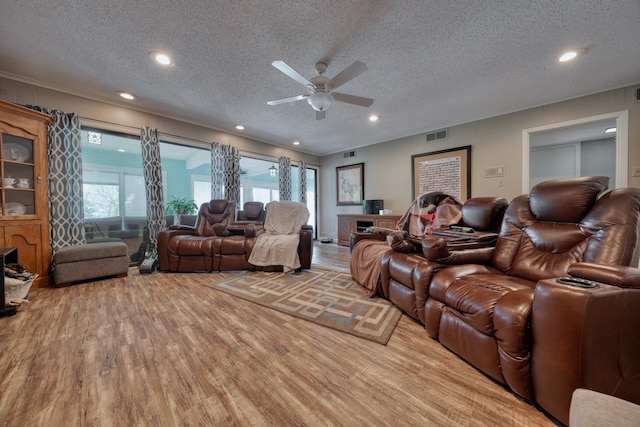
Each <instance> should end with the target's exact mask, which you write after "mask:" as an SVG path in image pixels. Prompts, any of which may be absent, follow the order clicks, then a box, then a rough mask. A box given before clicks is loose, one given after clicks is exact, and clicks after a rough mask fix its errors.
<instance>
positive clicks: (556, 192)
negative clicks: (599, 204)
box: [529, 176, 609, 222]
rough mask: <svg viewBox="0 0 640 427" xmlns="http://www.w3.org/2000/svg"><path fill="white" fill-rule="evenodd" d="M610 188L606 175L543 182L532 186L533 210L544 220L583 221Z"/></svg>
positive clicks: (537, 217) (537, 216) (531, 199)
mask: <svg viewBox="0 0 640 427" xmlns="http://www.w3.org/2000/svg"><path fill="white" fill-rule="evenodd" d="M568 183H570V185H568ZM607 187H609V178H608V177H606V176H597V177H582V178H567V179H558V180H554V181H545V182H541V183H540V184H538V185H535V186H534V187H533V188H532V189H531V195H530V202H529V203H530V205H531V212H533V214H534V215H535V217H536V219H538V220H541V221H557V222H579V221H580V220H581V219H582V218H583V217H584V216H585V215H586V213H587V212H589V210H590V209H591V208H592V207H593V205H594V204H595V203H596V200H597V199H598V196H599V195H600V193H602V192H603V191H604V190H606V189H607ZM569 200H570V201H571V203H567V201H569Z"/></svg>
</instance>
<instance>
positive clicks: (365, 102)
mask: <svg viewBox="0 0 640 427" xmlns="http://www.w3.org/2000/svg"><path fill="white" fill-rule="evenodd" d="M331 96H333V99H335V100H336V101H340V102H346V103H348V104H355V105H360V106H362V107H370V106H371V104H373V99H371V98H364V97H362V96H355V95H347V94H346V93H337V92H331Z"/></svg>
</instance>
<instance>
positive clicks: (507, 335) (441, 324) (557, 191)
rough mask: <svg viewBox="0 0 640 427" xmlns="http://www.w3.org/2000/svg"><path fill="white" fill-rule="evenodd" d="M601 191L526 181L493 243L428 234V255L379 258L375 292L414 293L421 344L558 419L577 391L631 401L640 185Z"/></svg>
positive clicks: (636, 373) (638, 388)
mask: <svg viewBox="0 0 640 427" xmlns="http://www.w3.org/2000/svg"><path fill="white" fill-rule="evenodd" d="M607 186H608V178H605V177H581V178H569V179H561V180H556V181H547V182H543V183H540V184H538V185H536V186H535V187H534V188H533V189H532V190H531V193H530V194H529V195H523V196H519V197H517V198H515V199H514V200H513V201H511V203H510V204H509V206H508V208H507V210H506V213H505V215H504V219H503V221H502V225H501V228H500V232H499V235H498V239H497V243H496V245H495V247H488V248H479V249H467V250H460V251H449V250H446V248H445V250H444V251H443V250H442V245H439V242H438V241H437V239H438V238H437V237H434V236H431V237H428V238H426V239H425V241H424V242H423V246H424V247H425V251H424V253H425V254H426V255H427V256H428V257H429V259H428V260H427V259H426V258H422V259H421V260H416V256H415V255H411V254H403V253H399V252H392V251H391V252H387V253H385V254H384V255H383V257H382V260H381V268H382V272H381V278H382V284H381V288H382V291H383V294H384V295H383V296H384V297H386V298H391V297H392V295H394V293H395V294H396V298H397V295H404V294H407V293H413V294H414V295H415V296H419V297H415V300H416V301H418V303H420V304H423V305H424V308H423V309H421V310H419V311H422V313H420V315H418V312H414V313H413V314H412V316H413V317H414V318H416V320H419V321H421V322H422V323H423V324H424V326H425V329H426V331H427V334H428V335H429V336H430V337H432V338H434V339H437V340H439V341H440V343H441V344H443V345H444V346H445V347H447V348H448V349H450V350H451V351H453V352H454V353H456V354H457V355H459V356H460V357H462V358H463V359H465V360H466V361H468V362H469V363H471V364H472V365H474V366H475V367H477V368H478V369H480V370H481V371H482V372H484V373H485V374H486V375H488V376H489V377H491V378H493V379H494V380H496V381H498V382H499V383H502V384H504V385H505V386H507V387H509V388H510V389H511V390H513V391H514V392H515V393H516V394H518V395H519V396H521V397H523V398H524V399H526V400H528V401H530V402H534V403H535V404H537V405H538V406H539V407H540V408H541V409H543V410H544V411H546V412H547V413H548V414H550V415H551V416H553V417H554V418H556V419H557V420H559V421H561V422H562V423H565V424H567V423H568V421H569V406H570V402H571V395H572V393H573V391H574V390H575V389H577V388H581V387H582V388H588V389H592V390H596V391H599V392H602V393H606V394H610V395H613V396H617V397H620V398H622V399H625V400H629V401H632V402H635V403H640V269H638V268H635V267H637V265H638V258H639V255H640V247H639V245H638V239H639V237H640V189H637V188H625V189H616V190H613V191H610V192H608V193H605V194H604V195H602V193H603V192H604V191H605V190H606V189H607ZM440 243H441V242H440ZM434 247H439V248H440V250H439V251H435V252H434V251H433V250H432V249H433V248H434ZM434 255H435V256H434ZM564 277H571V278H578V279H585V280H587V281H588V282H587V284H586V285H585V284H582V283H572V282H568V284H563V283H558V281H557V279H558V278H564ZM584 286H588V287H584ZM592 286H594V287H592ZM405 296H406V295H405ZM392 301H393V299H392ZM400 307H401V308H403V309H404V307H402V305H401V306H400ZM410 314H411V313H410Z"/></svg>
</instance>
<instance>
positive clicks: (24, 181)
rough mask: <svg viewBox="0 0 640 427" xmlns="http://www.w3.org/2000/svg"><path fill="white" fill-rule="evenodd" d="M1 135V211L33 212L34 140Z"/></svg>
mask: <svg viewBox="0 0 640 427" xmlns="http://www.w3.org/2000/svg"><path fill="white" fill-rule="evenodd" d="M0 135H1V136H0V166H1V167H0V187H1V188H2V191H1V192H0V198H1V199H2V200H1V204H0V208H1V209H2V210H1V212H0V215H2V216H19V215H34V214H35V190H34V182H35V181H34V179H35V169H34V163H33V140H31V139H27V138H22V137H19V136H15V135H10V134H7V133H2V134H0Z"/></svg>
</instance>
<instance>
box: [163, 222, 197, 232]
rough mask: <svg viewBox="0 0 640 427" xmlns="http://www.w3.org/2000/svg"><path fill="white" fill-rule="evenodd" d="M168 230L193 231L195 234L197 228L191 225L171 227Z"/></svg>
mask: <svg viewBox="0 0 640 427" xmlns="http://www.w3.org/2000/svg"><path fill="white" fill-rule="evenodd" d="M167 229H168V230H185V231H193V232H195V230H196V229H195V227H192V226H190V225H179V224H178V225H170V226H169V227H168V228H167Z"/></svg>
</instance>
